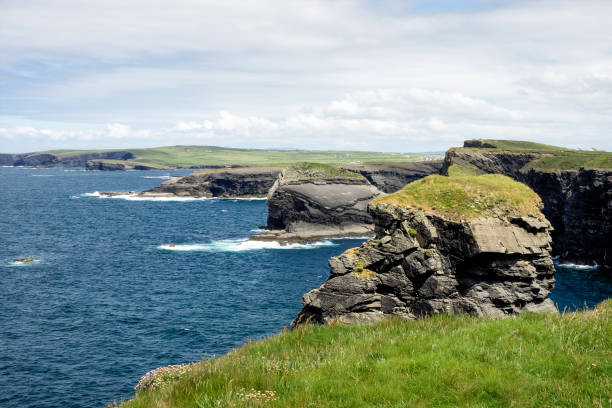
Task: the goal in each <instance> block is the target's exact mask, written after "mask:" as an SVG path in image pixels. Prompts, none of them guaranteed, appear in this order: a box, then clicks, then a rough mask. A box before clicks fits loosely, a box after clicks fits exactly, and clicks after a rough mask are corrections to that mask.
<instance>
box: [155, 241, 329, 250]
mask: <svg viewBox="0 0 612 408" xmlns="http://www.w3.org/2000/svg"><path fill="white" fill-rule="evenodd" d="M335 245H337V244H334V243H333V242H331V241H330V240H323V241H319V242H313V243H312V244H287V245H281V244H280V243H278V242H276V241H250V240H249V239H247V238H243V239H222V240H219V241H212V242H208V243H205V244H176V245H174V246H170V245H160V246H158V247H157V249H163V250H167V251H182V252H187V251H201V252H242V251H256V250H261V249H314V248H319V247H324V246H335Z"/></svg>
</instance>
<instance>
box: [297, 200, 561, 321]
mask: <svg viewBox="0 0 612 408" xmlns="http://www.w3.org/2000/svg"><path fill="white" fill-rule="evenodd" d="M369 213H370V214H371V216H372V217H373V219H374V223H375V229H376V238H375V239H373V240H369V241H367V242H366V243H364V244H363V245H362V246H361V247H359V248H353V249H349V250H347V251H346V252H344V253H343V254H342V255H340V256H338V257H334V258H331V259H330V261H329V264H330V267H331V272H330V277H329V278H328V280H327V281H326V282H325V283H324V284H323V285H322V286H321V287H320V288H319V289H315V290H312V291H310V292H308V293H307V294H306V295H304V297H303V300H302V301H303V309H302V311H301V312H300V314H299V315H298V317H297V318H296V320H295V321H294V322H293V325H297V324H299V323H300V322H304V321H306V320H309V321H314V322H317V323H327V322H330V321H332V320H334V319H338V320H339V321H341V322H369V321H375V320H378V319H381V318H383V317H384V316H386V315H396V316H400V317H402V318H405V319H415V318H417V317H419V316H424V315H431V314H436V313H443V312H444V313H451V314H453V313H469V314H473V315H478V316H503V315H508V314H513V313H518V312H520V311H522V310H532V311H536V310H548V311H554V310H555V307H554V305H553V303H552V301H551V300H549V299H547V296H548V294H549V293H550V291H551V290H552V289H553V286H554V276H553V275H554V271H555V269H554V266H553V262H552V259H551V257H550V255H549V250H550V242H551V238H550V235H549V231H550V226H549V224H548V222H546V221H545V220H540V219H537V218H534V217H531V216H527V217H520V218H509V219H508V218H480V219H476V220H473V221H470V222H465V221H464V222H456V221H449V220H445V219H443V218H441V217H439V216H436V215H434V214H431V213H428V212H424V211H416V210H412V209H409V208H401V207H398V206H394V205H388V204H384V203H379V204H372V205H370V207H369Z"/></svg>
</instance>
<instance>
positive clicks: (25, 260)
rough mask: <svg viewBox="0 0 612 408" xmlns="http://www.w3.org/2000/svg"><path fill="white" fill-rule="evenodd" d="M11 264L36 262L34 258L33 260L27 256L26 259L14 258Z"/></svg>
mask: <svg viewBox="0 0 612 408" xmlns="http://www.w3.org/2000/svg"><path fill="white" fill-rule="evenodd" d="M13 262H18V263H30V262H36V258H34V257H32V256H28V257H26V258H15V259H13Z"/></svg>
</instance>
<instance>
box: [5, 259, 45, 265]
mask: <svg viewBox="0 0 612 408" xmlns="http://www.w3.org/2000/svg"><path fill="white" fill-rule="evenodd" d="M39 262H40V259H35V260H33V261H30V262H22V261H11V262H9V266H29V265H34V264H37V263H39Z"/></svg>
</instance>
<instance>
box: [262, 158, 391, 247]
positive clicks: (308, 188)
mask: <svg viewBox="0 0 612 408" xmlns="http://www.w3.org/2000/svg"><path fill="white" fill-rule="evenodd" d="M289 171H290V172H291V170H289ZM349 174H350V173H349ZM381 194H382V193H381V192H380V191H379V190H378V189H377V188H376V187H374V186H372V185H371V184H370V183H369V182H368V180H366V179H365V178H364V177H362V176H359V175H354V174H353V175H351V176H350V177H314V178H313V177H306V176H304V177H302V175H300V174H297V175H296V174H295V173H291V175H288V174H286V172H283V173H282V174H281V176H280V177H279V179H278V180H277V181H276V183H275V184H274V186H273V187H272V189H271V190H270V192H269V194H268V222H267V228H268V229H270V230H272V231H269V232H267V233H264V234H261V235H256V236H253V237H252V239H254V240H274V241H280V242H301V241H311V240H315V239H319V238H324V237H349V236H363V235H370V234H372V232H373V225H372V217H371V216H370V215H369V214H368V212H367V211H366V209H367V205H368V203H369V202H370V201H371V200H372V199H373V198H376V197H378V196H380V195H381Z"/></svg>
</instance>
